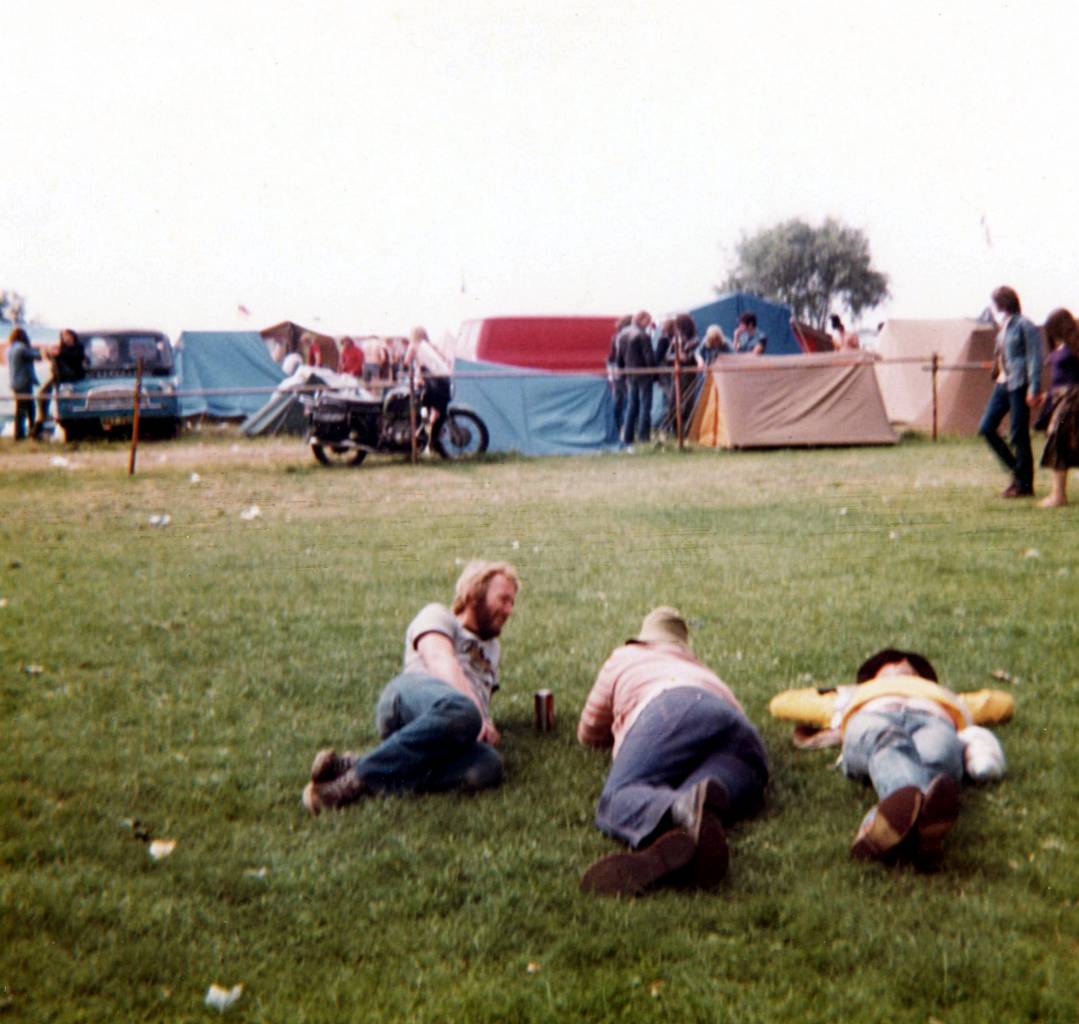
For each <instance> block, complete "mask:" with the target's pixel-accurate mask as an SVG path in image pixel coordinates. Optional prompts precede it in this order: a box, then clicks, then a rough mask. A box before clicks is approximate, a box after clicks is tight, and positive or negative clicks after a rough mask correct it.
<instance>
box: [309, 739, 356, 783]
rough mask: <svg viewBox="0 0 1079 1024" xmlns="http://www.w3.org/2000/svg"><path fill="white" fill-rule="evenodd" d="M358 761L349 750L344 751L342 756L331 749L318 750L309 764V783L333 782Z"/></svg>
mask: <svg viewBox="0 0 1079 1024" xmlns="http://www.w3.org/2000/svg"><path fill="white" fill-rule="evenodd" d="M359 759H360V757H359V755H358V754H354V753H352V751H351V750H346V751H345V752H344V753H343V754H338V753H337V751H336V750H334V749H333V748H332V747H328V748H326V749H324V750H320V751H319V752H318V753H317V754H316V755H315V760H314V761H312V762H311V781H312V782H333V780H334V779H339V778H340V777H341V776H342V775H344V774H345V772H347V771H351V770H352V768H353V767H354V766H355V764H356V762H357V761H358V760H359Z"/></svg>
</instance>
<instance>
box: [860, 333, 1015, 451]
mask: <svg viewBox="0 0 1079 1024" xmlns="http://www.w3.org/2000/svg"><path fill="white" fill-rule="evenodd" d="M996 334H997V332H996V328H995V327H994V326H992V325H991V324H982V323H978V322H977V321H975V320H889V321H888V322H887V323H886V324H885V325H884V330H882V331H881V333H880V336H879V339H878V342H877V354H878V355H880V357H881V359H882V360H884V361H883V362H881V363H878V364H877V380H878V382H879V383H880V390H881V394H882V395H883V396H884V405H885V408H887V410H888V419H889V420H891V421H892V422H893V423H902V424H906V425H908V426H911V427H915V428H916V429H918V430H932V429H933V375H932V374H931V373H930V372H929V371H928V370H926V369H923V367H926V366H928V365H929V364H930V361H931V360H932V358H933V353H934V352H936V353H937V354H938V355H939V357H940V363H941V365H942V366H948V365H954V364H956V363H961V364H970V363H990V362H992V359H993V344H994V341H995V340H996ZM889 359H913V360H915V361H914V362H904V363H888V362H887V360H889ZM992 390H993V381H992V375H991V372H990V370H989V369H983V368H978V369H965V370H942V371H941V372H940V373H939V374H938V375H937V426H938V429H939V430H940V432H941V433H942V434H960V435H968V436H972V435H974V434H976V433H977V432H978V423H979V421H980V420H981V416H982V410H983V409H985V403H986V402H987V401H988V400H989V393H990V392H991V391H992Z"/></svg>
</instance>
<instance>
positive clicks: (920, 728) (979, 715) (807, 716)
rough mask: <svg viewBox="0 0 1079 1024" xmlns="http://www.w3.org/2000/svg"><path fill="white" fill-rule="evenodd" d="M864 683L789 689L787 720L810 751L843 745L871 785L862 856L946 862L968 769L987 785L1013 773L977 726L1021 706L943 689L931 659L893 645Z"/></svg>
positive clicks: (1001, 696)
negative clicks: (945, 846) (872, 800)
mask: <svg viewBox="0 0 1079 1024" xmlns="http://www.w3.org/2000/svg"><path fill="white" fill-rule="evenodd" d="M857 680H858V682H857V685H855V686H840V687H838V688H836V689H832V690H825V691H823V692H821V691H818V690H813V689H809V690H788V691H787V692H786V693H781V694H779V695H778V696H776V697H774V698H773V699H772V702H771V705H770V710H771V712H772V714H773V715H775V716H776V717H777V718H787V719H793V720H794V721H798V722H802V723H804V724H805V725H806V726H810V727H812V726H818V727H823V728H821V730H820V731H819V732H813V731H811V730H810V731H806V729H804V728H802V729H796V730H795V742H796V743H798V745H800V746H804V747H826V746H834V745H836V744H838V743H842V745H843V755H842V764H843V771H844V772H845V773H846V774H847V775H848V776H849V777H851V778H860V779H869V781H870V782H872V784H873V788H874V789H875V790H876V793H877V799H878V801H879V802H878V803H877V805H876V806H875V807H871V808H870V809H869V811H868V812H867V813H866V815H865V817H864V818H863V819H862V823H861V826H860V827H859V829H858V833H857V835H856V836H855V838H854V843H853V844H852V846H851V848H850V854H851V856H852V857H854V858H855V859H856V860H881V861H892V860H895V859H897V858H898V857H901V856H905V857H909V858H911V859H913V860H915V861H916V862H918V863H920V864H922V865H923V866H926V867H931V866H933V865H935V864H936V863H937V862H939V860H940V857H941V853H942V851H943V844H944V837H945V836H946V835H947V834H948V832H949V831H950V830H951V828H952V826H953V825H954V824H955V822H956V820H957V818H958V817H959V783H960V782H961V781H962V779H963V775H964V772H965V773H966V774H967V775H969V776H971V778H973V779H975V780H977V781H982V780H986V779H994V778H1000V777H1001V776H1003V774H1004V751H1003V750H1002V749H1001V747H1000V744H999V743H998V742H997V739H996V737H995V736H993V734H992V733H990V732H989V731H987V730H986V729H982V728H980V727H979V726H978V725H976V724H975V723H992V722H1001V721H1006V720H1007V719H1008V718H1010V717H1011V715H1012V711H1013V708H1014V703H1013V701H1012V699H1011V697H1010V695H1008V694H1006V693H1001V692H999V691H994V690H979V691H977V692H976V693H968V694H957V693H953V692H952V691H951V690H948V689H946V688H945V687H943V686H941V685H940V684H939V682H938V681H937V673H936V670H935V669H934V668H933V666H932V665H931V664H930V663H929V659H928V658H926V657H924V656H923V655H921V654H916V653H914V652H913V651H900V650H896V649H894V648H886V649H885V650H883V651H878V652H877V653H876V654H874V655H873V656H872V657H871V658H869V659H868V660H867V661H865V662H864V663H863V664H862V665H861V667H860V668H859V669H858V674H857Z"/></svg>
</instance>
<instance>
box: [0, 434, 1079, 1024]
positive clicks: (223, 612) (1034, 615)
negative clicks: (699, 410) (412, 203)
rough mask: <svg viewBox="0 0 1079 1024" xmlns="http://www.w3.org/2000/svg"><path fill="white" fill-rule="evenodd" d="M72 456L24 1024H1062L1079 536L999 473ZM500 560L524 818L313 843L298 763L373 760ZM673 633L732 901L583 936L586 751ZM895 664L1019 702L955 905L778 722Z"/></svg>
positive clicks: (512, 750)
mask: <svg viewBox="0 0 1079 1024" xmlns="http://www.w3.org/2000/svg"><path fill="white" fill-rule="evenodd" d="M57 451H61V449H60V448H59V446H56V447H54V448H52V449H50V450H49V451H44V450H42V449H38V450H37V451H34V450H33V448H32V447H29V446H28V447H26V448H25V449H23V450H22V451H20V452H19V453H18V454H15V453H13V450H12V447H11V444H10V442H8V443H7V444H6V446H0V473H2V474H3V475H2V476H0V496H2V501H3V516H2V520H0V597H2V598H3V599H5V601H4V606H3V607H2V608H0V653H2V657H0V685H2V696H0V701H2V703H0V708H2V711H0V723H2V740H3V742H2V743H0V765H2V771H0V1021H3V1020H18V1021H53V1020H55V1021H76V1020H78V1021H108V1020H125V1021H143V1020H155V1021H156V1020H161V1021H189V1020H205V1019H210V1018H216V1017H217V1013H216V1011H212V1010H209V1009H207V1008H206V1007H205V1006H204V1005H203V997H204V994H205V993H206V990H207V988H208V987H209V986H210V984H211V983H215V982H216V983H220V984H222V985H225V986H226V987H227V986H231V985H234V984H238V983H242V984H243V985H244V986H245V988H244V992H243V995H242V997H241V998H240V1000H239V1002H238V1003H237V1004H236V1005H235V1006H234V1007H233V1008H232V1009H231V1010H229V1011H228V1012H227V1013H226V1016H227V1017H228V1018H230V1019H235V1020H238V1021H239V1020H243V1021H278V1022H296V1021H326V1022H341V1021H353V1020H355V1021H360V1020H362V1021H406V1020H407V1021H432V1022H433V1021H465V1022H485V1021H554V1020H559V1021H561V1020H591V1021H608V1020H632V1021H639V1020H640V1021H648V1020H662V1021H673V1022H683V1021H718V1022H732V1024H733V1022H738V1024H752V1022H772V1021H836V1022H840V1021H842V1022H846V1021H858V1022H874V1021H901V1022H906V1021H911V1022H923V1024H925V1022H939V1024H952V1022H967V1021H969V1022H983V1021H994V1022H997V1021H1002V1022H1012V1021H1068V1022H1074V1021H1075V1020H1076V1019H1077V1014H1079V924H1077V901H1079V857H1077V854H1079V799H1077V797H1079V751H1077V742H1076V739H1077V725H1079V647H1077V643H1076V641H1077V630H1076V618H1077V612H1079V531H1077V525H1079V512H1077V511H1076V510H1074V509H1071V508H1069V509H1065V510H1058V511H1053V512H1047V511H1042V510H1039V509H1037V508H1036V507H1034V506H1033V505H1032V504H1031V503H1007V502H1004V501H1001V500H1000V499H998V498H997V497H996V494H997V492H998V491H999V490H1000V488H1001V487H1003V485H1004V483H1005V481H1004V479H1003V476H1002V474H1001V473H1000V472H999V471H998V469H997V467H996V466H995V465H994V464H993V462H992V460H991V457H990V455H989V453H988V452H987V451H986V450H985V449H984V446H982V445H980V444H977V443H974V442H951V443H943V444H940V445H935V446H934V445H931V444H929V443H926V442H924V441H920V440H907V441H905V442H904V443H903V444H901V445H900V446H899V447H897V448H893V449H866V450H837V451H829V450H824V451H803V452H772V453H744V454H718V455H717V454H715V453H711V452H707V453H706V452H695V453H686V454H684V455H679V454H677V453H674V452H659V453H654V454H643V455H637V456H632V457H627V456H600V457H594V458H582V459H564V460H561V459H553V460H545V461H523V460H514V459H508V460H501V461H492V462H487V463H482V464H475V465H466V466H458V467H450V466H445V465H440V464H427V465H422V466H420V467H417V468H412V467H410V466H408V465H405V464H402V463H397V462H378V461H373V463H372V464H369V465H365V466H364V467H363V468H362V469H358V470H343V471H328V470H324V469H320V468H318V467H317V466H316V465H315V463H314V462H313V460H312V459H311V458H310V456H309V455H308V454H307V453H306V452H305V451H304V449H303V448H302V446H301V445H299V444H293V445H292V446H286V447H284V448H282V447H280V446H275V445H260V444H245V445H244V446H243V448H242V450H240V451H237V450H236V449H235V446H230V445H229V444H228V442H221V443H219V444H216V445H215V444H207V445H197V444H194V443H192V442H180V443H177V444H172V445H167V446H155V447H145V448H144V449H143V450H142V453H141V455H140V472H139V474H138V475H137V476H136V477H134V478H133V479H129V478H128V477H127V476H126V474H125V468H126V467H125V464H124V462H125V460H124V455H123V453H121V452H118V451H114V450H109V449H106V448H104V447H95V446H87V447H84V448H83V449H80V450H79V451H75V452H70V451H65V452H64V453H63V454H64V455H65V457H66V458H67V459H69V461H70V465H69V466H68V467H67V468H60V467H55V466H52V465H50V457H51V456H52V455H53V454H54V453H55V452H57ZM192 473H197V474H198V476H199V479H198V481H197V482H192V480H191V474H192ZM1044 486H1045V484H1044V482H1043V483H1042V490H1044ZM252 505H257V506H258V507H259V509H260V512H261V514H260V515H259V516H257V517H255V518H252V519H250V520H245V519H244V518H242V517H241V512H243V511H244V510H245V509H248V508H250V507H251V506H252ZM161 513H168V514H169V515H170V516H171V523H170V525H168V526H167V527H164V528H154V527H151V526H150V525H149V522H148V520H149V517H150V516H151V515H157V514H161ZM476 555H481V556H485V557H499V558H509V559H512V560H513V561H515V562H516V563H517V565H518V567H519V568H520V571H521V574H522V576H523V578H524V589H523V591H522V593H521V595H520V599H519V602H518V609H517V612H516V614H515V615H514V617H513V619H512V620H511V621H510V623H509V625H508V627H507V629H506V631H505V634H504V637H503V658H504V668H503V679H502V681H503V688H502V692H501V693H500V694H499V695H498V697H497V698H496V705H495V711H496V720H497V721H498V723H499V725H500V727H501V728H502V730H503V735H504V740H503V752H504V756H505V759H506V766H507V779H506V783H505V785H504V786H503V788H502V789H501V790H499V791H497V792H493V793H489V794H485V795H482V796H479V797H473V798H469V797H463V796H460V797H459V796H441V797H423V798H413V799H384V800H377V801H369V802H366V803H364V804H362V805H360V806H358V807H355V808H352V809H350V810H349V811H347V812H345V813H341V814H338V815H328V816H323V817H321V818H319V819H317V820H311V819H309V818H308V817H307V816H306V815H305V813H304V812H303V811H302V809H301V807H300V805H299V795H300V790H301V788H302V786H303V784H304V782H305V781H306V776H307V772H308V768H309V765H310V762H311V757H312V755H313V754H314V752H315V750H316V749H317V748H318V747H319V746H322V745H327V744H336V745H338V746H339V748H342V747H346V746H353V747H362V746H363V745H365V744H368V743H370V742H371V740H372V739H373V737H374V728H373V707H374V701H375V698H376V695H377V693H378V691H379V689H380V687H381V686H382V684H383V683H384V682H385V681H386V680H387V679H388V678H389V677H390V676H391V675H392V674H393V673H394V672H395V670H396V668H397V666H398V664H399V661H400V657H401V642H402V636H403V633H404V629H405V626H406V625H407V623H408V621H409V619H410V618H411V616H412V615H413V614H414V613H415V611H417V610H418V609H419V607H420V606H421V605H422V604H423V603H425V602H427V601H428V600H448V598H449V595H450V592H451V588H452V584H453V581H454V579H455V577H456V575H457V572H458V571H459V565H460V563H461V562H462V561H463V560H465V559H467V558H469V557H472V556H476ZM667 602H669V603H673V604H676V605H677V606H679V607H680V608H681V609H682V610H683V612H684V613H685V614H686V616H687V618H688V619H689V620H690V621H691V625H692V628H693V630H694V634H693V640H694V644H695V647H696V649H697V651H698V653H699V654H700V655H701V656H702V657H703V658H704V659H705V660H706V661H708V662H709V663H710V664H711V665H713V666H714V667H715V668H716V670H717V671H718V672H719V673H720V675H721V676H722V677H723V678H724V679H725V680H726V681H727V682H728V683H730V684H731V685H732V687H733V688H734V689H735V691H736V692H737V693H738V694H739V695H740V697H741V698H742V699H743V702H744V703H745V705H746V708H747V710H748V711H749V713H750V715H751V717H753V718H754V719H755V720H756V721H757V722H759V723H760V724H761V726H762V731H763V733H764V736H765V740H766V743H767V744H768V747H769V751H770V754H771V757H772V762H773V774H774V781H773V784H772V787H771V789H770V795H769V802H768V806H767V809H766V811H765V812H764V814H763V815H762V816H761V817H760V818H758V819H756V820H754V821H751V822H748V823H746V824H745V825H743V826H740V827H738V828H737V829H736V830H734V832H733V834H732V837H731V841H732V851H733V854H732V870H731V876H730V879H729V882H728V883H727V884H726V885H725V887H724V888H723V889H722V890H721V891H719V892H718V893H716V894H709V895H699V894H698V895H693V894H684V895H683V894H677V893H659V894H655V895H652V896H649V897H647V898H644V899H640V900H637V901H603V900H597V899H586V898H583V897H582V896H581V895H580V894H579V893H578V891H577V880H578V877H579V874H580V872H581V871H582V869H583V868H584V867H585V866H586V865H587V864H588V863H589V862H590V861H591V860H593V859H594V858H595V857H596V856H598V855H600V854H601V853H604V852H607V851H609V850H611V849H613V844H612V843H611V842H610V841H609V840H607V839H605V838H604V837H603V836H602V835H601V834H599V833H598V832H597V831H596V830H595V829H594V828H593V827H592V825H591V819H592V813H593V808H594V804H595V800H596V797H597V796H598V793H599V790H600V787H601V784H602V780H603V777H604V774H605V771H606V768H607V761H606V759H605V757H604V756H603V755H601V754H598V753H595V752H592V751H587V750H583V749H580V748H578V746H577V745H576V742H575V739H574V725H575V720H576V714H577V713H578V712H579V710H580V707H581V705H582V703H583V701H584V697H585V695H586V693H587V691H588V688H589V686H590V685H591V682H592V679H593V677H594V675H595V671H596V669H597V668H598V666H599V665H600V663H601V662H602V660H603V659H604V657H605V656H606V654H607V653H608V651H609V650H610V649H611V648H612V647H614V646H615V645H616V644H618V643H619V642H621V641H622V640H623V639H624V638H625V637H627V636H629V635H631V633H632V632H633V631H634V630H635V629H636V627H637V626H638V624H639V622H640V618H641V616H642V615H643V614H644V612H645V611H647V610H648V609H649V608H650V607H651V606H652V605H654V604H658V603H667ZM889 643H894V644H898V645H902V646H910V647H914V648H915V649H919V650H922V651H924V652H925V653H927V654H928V655H929V657H930V658H932V659H933V661H934V662H935V664H936V665H937V668H938V670H939V671H940V673H941V676H942V680H943V681H945V682H946V683H948V684H950V685H952V686H953V687H955V688H956V689H960V690H962V689H974V688H980V687H983V686H988V685H998V686H1001V685H1003V686H1006V687H1007V686H1009V685H1010V686H1011V688H1012V689H1013V691H1014V694H1015V696H1016V699H1017V702H1018V711H1017V715H1016V718H1015V720H1014V721H1013V722H1012V723H1010V724H1008V725H1006V726H1003V727H1001V728H1000V729H999V730H998V735H999V736H1000V738H1001V740H1002V741H1003V743H1004V746H1005V749H1006V751H1007V753H1008V756H1009V761H1010V771H1009V776H1008V777H1007V778H1006V779H1005V780H1004V781H1003V782H1002V783H1000V784H998V785H995V786H990V787H985V788H981V789H974V788H969V789H967V790H966V791H965V794H964V805H963V815H962V817H961V820H960V822H959V825H958V826H957V828H956V829H955V831H954V833H953V835H952V837H951V839H950V845H949V848H948V852H947V856H946V859H945V864H944V868H943V870H941V871H940V872H938V873H936V874H932V875H924V874H918V873H915V872H914V871H912V870H910V869H897V870H888V869H884V868H881V867H879V866H876V865H870V866H867V865H862V864H855V863H852V862H851V861H849V860H848V858H847V847H848V845H849V842H850V840H851V838H852V836H853V833H854V830H855V827H856V825H857V822H858V820H859V818H860V816H861V813H862V812H863V810H864V809H865V808H866V807H867V806H868V805H869V804H870V802H871V797H870V792H869V791H868V790H867V789H866V788H865V787H862V786H860V785H858V784H856V783H853V782H851V781H849V780H846V779H845V778H843V777H842V776H841V775H840V774H839V773H838V772H836V771H834V770H833V768H832V762H833V761H834V752H827V751H820V752H796V751H795V750H794V749H793V748H792V747H791V746H790V743H789V739H788V730H787V729H786V728H785V727H784V726H782V725H780V724H779V723H777V722H774V721H772V720H769V719H768V718H767V717H766V708H767V703H768V699H769V698H770V696H771V695H772V694H773V693H775V692H776V691H778V690H780V689H784V688H787V687H790V686H796V685H807V684H809V682H810V681H812V682H814V683H823V682H836V681H845V680H847V679H848V678H849V677H850V676H851V675H852V673H853V670H854V667H855V666H856V665H857V663H858V662H859V661H860V660H861V659H862V658H863V657H864V656H865V655H866V654H868V653H871V652H872V651H873V650H875V649H876V648H877V647H880V646H883V645H885V644H889ZM33 667H40V669H41V671H40V672H36V671H35V672H30V671H27V669H29V668H33ZM996 669H1004V670H1006V671H1007V672H1008V673H1010V674H1011V676H1013V677H1014V678H1015V682H1014V683H1012V684H1001V683H997V682H996V681H995V680H994V679H992V678H991V677H990V673H991V672H992V671H993V670H996ZM543 686H546V687H550V688H551V689H553V690H554V692H555V698H556V708H557V712H558V715H559V717H560V723H559V729H558V731H557V733H556V734H555V735H553V736H541V735H536V734H535V733H533V732H532V729H531V713H532V697H531V695H532V692H533V691H534V690H535V689H537V688H539V687H543ZM136 823H137V824H136ZM140 837H142V838H140ZM150 837H152V838H168V839H175V840H176V843H177V845H176V848H175V851H174V852H173V853H172V855H171V856H170V857H168V858H167V859H164V860H160V861H156V862H155V861H154V860H153V859H152V858H151V857H150V856H149V855H148V847H147V845H146V843H145V842H144V841H143V839H145V838H150Z"/></svg>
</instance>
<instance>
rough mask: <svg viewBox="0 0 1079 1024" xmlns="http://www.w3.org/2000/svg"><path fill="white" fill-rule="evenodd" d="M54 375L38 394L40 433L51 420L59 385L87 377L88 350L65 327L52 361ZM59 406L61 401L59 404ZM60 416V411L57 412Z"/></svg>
mask: <svg viewBox="0 0 1079 1024" xmlns="http://www.w3.org/2000/svg"><path fill="white" fill-rule="evenodd" d="M50 361H51V363H52V374H51V375H50V377H49V379H48V380H47V381H45V383H44V384H43V385H42V386H41V390H40V391H39V392H38V393H37V420H38V421H37V427H36V429H37V430H38V431H40V430H41V428H42V427H43V426H44V424H45V421H46V420H47V419H48V418H49V400H50V399H51V398H52V394H53V392H55V391H56V388H57V385H58V384H68V383H74V382H75V381H80V380H82V379H83V378H85V376H86V350H85V349H84V348H83V344H82V341H81V340H80V339H79V336H78V335H77V334H76V333H75V332H74V331H73V330H71V329H70V328H68V327H65V328H64V329H63V330H62V331H61V332H60V346H59V348H58V349H57V350H56V353H55V355H53V357H52V359H51V360H50ZM57 404H59V401H58V402H57ZM57 414H58V415H59V410H57Z"/></svg>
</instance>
